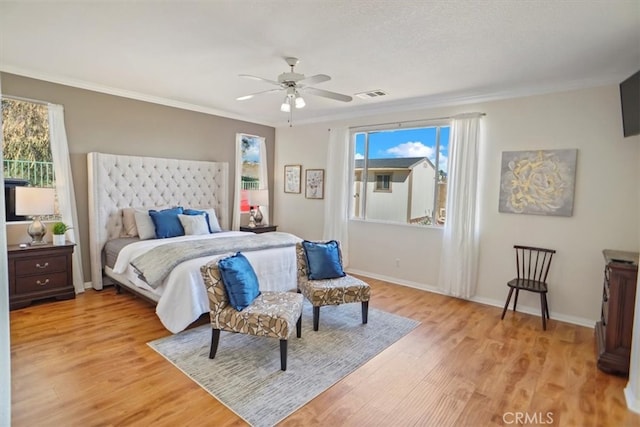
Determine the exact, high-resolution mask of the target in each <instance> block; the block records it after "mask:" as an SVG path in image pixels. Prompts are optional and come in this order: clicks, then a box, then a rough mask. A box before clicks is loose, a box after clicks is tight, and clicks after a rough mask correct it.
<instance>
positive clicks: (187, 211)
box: [183, 209, 213, 233]
mask: <svg viewBox="0 0 640 427" xmlns="http://www.w3.org/2000/svg"><path fill="white" fill-rule="evenodd" d="M183 214H184V215H204V217H205V218H206V220H207V227H208V228H209V233H213V230H212V229H211V223H210V222H209V214H208V213H207V212H205V211H198V210H195V209H185V210H184V212H183Z"/></svg>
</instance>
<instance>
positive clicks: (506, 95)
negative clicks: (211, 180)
mask: <svg viewBox="0 0 640 427" xmlns="http://www.w3.org/2000/svg"><path fill="white" fill-rule="evenodd" d="M622 80H624V77H623V76H621V75H620V74H616V75H609V76H605V77H601V78H595V79H585V80H575V81H567V82H562V83H554V84H545V85H531V86H525V87H521V88H514V89H510V90H503V91H494V92H484V93H483V92H479V93H475V94H461V95H455V94H445V95H431V96H424V97H416V98H411V99H405V100H401V101H388V102H385V103H384V104H382V103H381V104H377V105H371V106H363V107H362V108H358V109H354V110H350V111H348V112H346V113H340V114H328V115H324V116H315V117H314V118H313V119H302V120H298V121H297V122H295V123H294V126H295V125H296V124H297V125H307V124H318V123H325V122H333V121H344V120H349V119H356V118H363V117H369V116H376V115H382V114H392V113H402V112H409V111H416V110H423V109H429V108H442V107H455V106H459V105H469V104H479V103H483V102H492V101H502V100H506V99H515V98H525V97H528V96H537V95H546V94H551V93H560V92H569V91H573V90H580V89H589V88H594V87H599V86H606V85H610V84H619V83H620V82H621V81H622ZM285 126H286V127H288V126H289V124H288V123H285V124H283V123H278V124H277V127H285Z"/></svg>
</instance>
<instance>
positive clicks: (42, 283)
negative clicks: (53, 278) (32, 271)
mask: <svg viewBox="0 0 640 427" xmlns="http://www.w3.org/2000/svg"><path fill="white" fill-rule="evenodd" d="M36 283H37V284H38V285H40V286H44V285H46V284H48V283H49V279H47V280H45V281H44V282H41V281H40V280H36Z"/></svg>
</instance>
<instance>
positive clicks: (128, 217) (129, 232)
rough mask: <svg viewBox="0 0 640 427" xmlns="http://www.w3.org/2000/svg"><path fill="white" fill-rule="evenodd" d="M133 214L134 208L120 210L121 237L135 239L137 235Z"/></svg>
mask: <svg viewBox="0 0 640 427" xmlns="http://www.w3.org/2000/svg"><path fill="white" fill-rule="evenodd" d="M135 213H136V210H135V209H134V208H124V209H122V237H136V236H137V235H138V227H136V217H135Z"/></svg>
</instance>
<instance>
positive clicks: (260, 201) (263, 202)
mask: <svg viewBox="0 0 640 427" xmlns="http://www.w3.org/2000/svg"><path fill="white" fill-rule="evenodd" d="M249 203H251V210H250V211H249V213H250V214H251V215H250V216H249V227H251V228H253V227H260V226H261V225H262V218H263V217H262V212H261V211H260V206H268V205H269V190H250V191H249ZM251 224H253V227H252V226H251Z"/></svg>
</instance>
